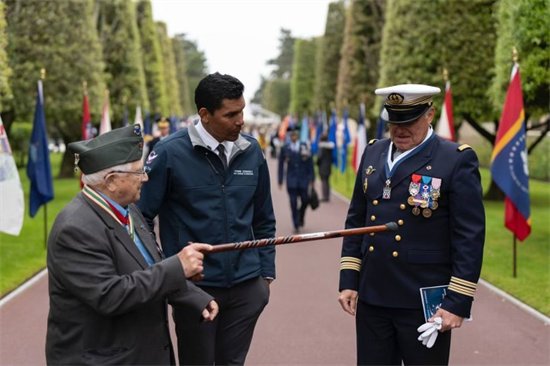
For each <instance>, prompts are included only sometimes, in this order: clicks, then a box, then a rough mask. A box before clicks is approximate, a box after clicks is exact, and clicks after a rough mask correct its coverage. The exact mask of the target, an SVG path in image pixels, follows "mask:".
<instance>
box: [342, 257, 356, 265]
mask: <svg viewBox="0 0 550 366" xmlns="http://www.w3.org/2000/svg"><path fill="white" fill-rule="evenodd" d="M345 262H352V263H358V264H361V259H359V258H355V257H342V258H340V263H345Z"/></svg>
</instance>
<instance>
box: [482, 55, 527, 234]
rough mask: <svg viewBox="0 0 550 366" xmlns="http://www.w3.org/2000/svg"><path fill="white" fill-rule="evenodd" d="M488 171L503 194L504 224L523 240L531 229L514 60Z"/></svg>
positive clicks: (522, 122)
mask: <svg viewBox="0 0 550 366" xmlns="http://www.w3.org/2000/svg"><path fill="white" fill-rule="evenodd" d="M491 175H492V177H493V180H494V181H495V183H496V184H497V185H498V186H499V188H500V189H501V190H502V192H504V194H505V195H506V200H505V205H504V209H505V213H504V225H505V226H506V227H507V228H508V229H509V230H510V231H512V232H513V233H514V235H515V236H516V237H517V238H518V239H519V240H521V241H523V240H524V239H526V238H527V237H528V236H529V234H530V233H531V209H530V202H529V167H528V164H527V146H526V143H525V112H524V109H523V94H522V91H521V78H520V75H519V66H518V65H517V64H516V65H515V66H514V69H513V71H512V80H511V81H510V85H509V86H508V92H507V93H506V101H505V102H504V108H503V110H502V116H501V118H500V125H499V128H498V131H497V137H496V141H495V149H494V150H493V156H492V157H491Z"/></svg>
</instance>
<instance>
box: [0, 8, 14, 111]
mask: <svg viewBox="0 0 550 366" xmlns="http://www.w3.org/2000/svg"><path fill="white" fill-rule="evenodd" d="M4 9H5V5H4V3H3V2H2V1H0V112H1V111H2V110H4V109H5V108H4V107H3V104H4V103H5V102H6V101H8V100H10V99H11V98H12V97H13V96H12V95H11V87H10V83H9V79H10V77H11V68H10V65H9V64H8V55H7V54H6V47H7V46H8V39H7V38H6V35H5V29H6V18H5V17H4Z"/></svg>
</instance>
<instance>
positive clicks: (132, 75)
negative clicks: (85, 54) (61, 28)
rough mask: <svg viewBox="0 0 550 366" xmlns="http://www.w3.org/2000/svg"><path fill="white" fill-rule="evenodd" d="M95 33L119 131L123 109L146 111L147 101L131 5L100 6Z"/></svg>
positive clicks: (114, 2) (102, 3)
mask: <svg viewBox="0 0 550 366" xmlns="http://www.w3.org/2000/svg"><path fill="white" fill-rule="evenodd" d="M99 4H100V6H99V21H98V33H99V36H100V40H101V44H102V45H103V57H104V60H105V65H106V67H105V71H106V73H107V74H108V76H107V85H108V89H109V93H110V111H111V122H112V123H113V122H114V123H113V127H119V126H120V121H122V117H123V110H124V106H126V107H127V109H128V110H130V111H134V110H135V109H136V107H138V106H141V108H142V109H143V110H148V109H149V108H150V106H149V98H148V97H147V87H146V82H145V72H144V70H143V60H142V55H141V53H140V48H141V40H140V36H139V30H138V27H137V21H136V19H137V17H136V7H135V4H134V3H133V2H131V1H120V0H117V1H101V2H99Z"/></svg>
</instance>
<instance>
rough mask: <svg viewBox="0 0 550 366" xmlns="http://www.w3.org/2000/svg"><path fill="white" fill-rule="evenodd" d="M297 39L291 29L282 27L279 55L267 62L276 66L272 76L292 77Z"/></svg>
mask: <svg viewBox="0 0 550 366" xmlns="http://www.w3.org/2000/svg"><path fill="white" fill-rule="evenodd" d="M295 40H296V39H295V38H294V37H292V34H291V32H290V30H288V29H284V28H281V36H280V37H279V42H280V45H279V56H277V57H276V58H274V59H272V60H269V61H268V62H267V64H268V65H273V66H275V68H274V69H273V71H272V73H271V77H272V78H282V79H290V78H291V77H292V69H293V62H294V43H295Z"/></svg>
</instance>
